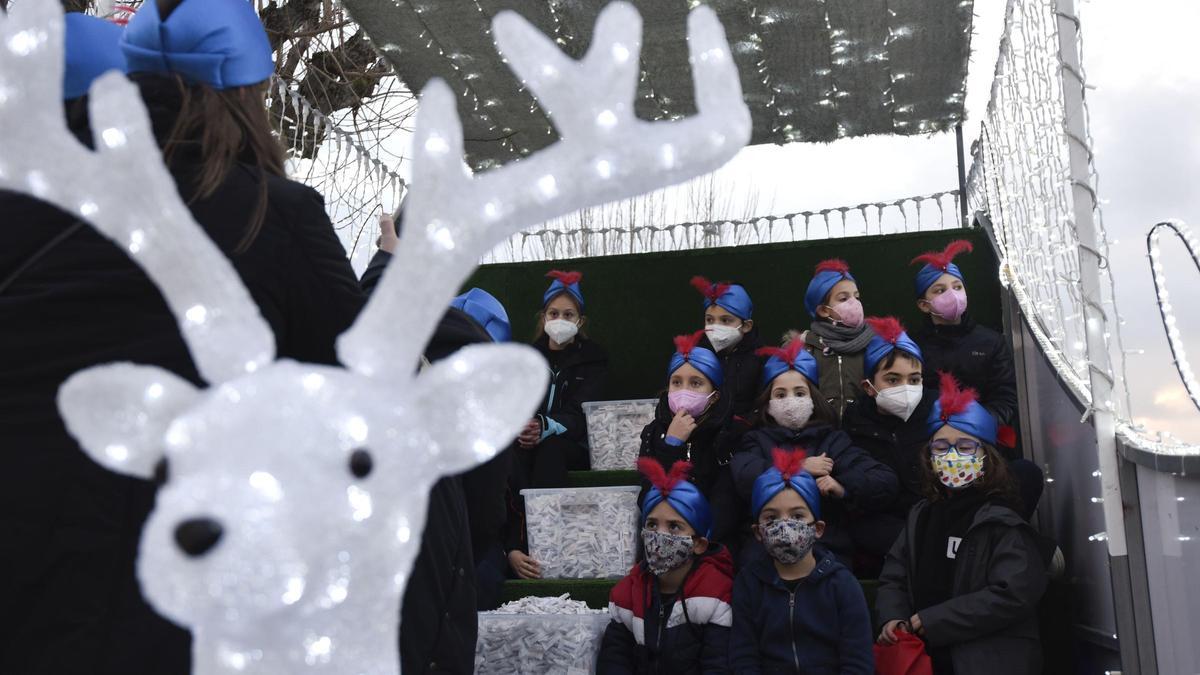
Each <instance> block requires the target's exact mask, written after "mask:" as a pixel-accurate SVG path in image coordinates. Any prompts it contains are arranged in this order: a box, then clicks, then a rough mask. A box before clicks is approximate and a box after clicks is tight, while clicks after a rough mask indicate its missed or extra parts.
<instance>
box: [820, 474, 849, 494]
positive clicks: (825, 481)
mask: <svg viewBox="0 0 1200 675" xmlns="http://www.w3.org/2000/svg"><path fill="white" fill-rule="evenodd" d="M817 489H818V490H820V491H821V496H822V497H832V498H833V499H841V498H842V497H845V496H846V488H844V487H842V484H841V483H839V482H837V480H836V479H835V478H834V477H833V476H821V477H820V478H818V479H817Z"/></svg>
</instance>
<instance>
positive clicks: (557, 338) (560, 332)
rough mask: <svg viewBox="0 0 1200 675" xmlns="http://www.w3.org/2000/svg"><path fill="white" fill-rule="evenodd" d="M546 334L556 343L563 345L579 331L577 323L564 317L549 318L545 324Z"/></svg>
mask: <svg viewBox="0 0 1200 675" xmlns="http://www.w3.org/2000/svg"><path fill="white" fill-rule="evenodd" d="M544 328H545V330H546V335H549V336H550V339H551V340H554V344H556V345H565V344H567V343H568V342H570V341H571V339H572V338H574V337H575V335H576V334H577V333H579V324H577V323H575V322H573V321H567V320H566V319H551V320H550V321H547V322H546V325H545V327H544Z"/></svg>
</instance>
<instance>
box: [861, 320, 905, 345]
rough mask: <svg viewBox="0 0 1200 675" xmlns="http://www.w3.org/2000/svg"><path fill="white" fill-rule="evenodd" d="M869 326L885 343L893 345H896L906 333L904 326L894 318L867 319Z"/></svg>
mask: <svg viewBox="0 0 1200 675" xmlns="http://www.w3.org/2000/svg"><path fill="white" fill-rule="evenodd" d="M867 325H868V326H870V327H871V330H872V331H874V332H875V334H876V335H878V336H879V337H880V338H881V339H882V340H883V341H884V342H890V343H892V344H896V342H897V341H899V340H900V336H901V335H902V334H903V333H904V326H903V325H902V324H901V323H900V320H899V319H897V318H896V317H894V316H884V317H878V316H870V317H867Z"/></svg>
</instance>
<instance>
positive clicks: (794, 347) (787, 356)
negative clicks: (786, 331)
mask: <svg viewBox="0 0 1200 675" xmlns="http://www.w3.org/2000/svg"><path fill="white" fill-rule="evenodd" d="M802 351H804V338H800V337H797V338H796V339H794V340H792V341H791V342H789V343H787V346H786V347H761V348H759V349H757V350H755V352H754V353H755V354H757V355H758V356H765V357H767V358H771V357H772V356H773V357H775V358H777V359H779V360H780V361H783V362H784V363H786V364H788V365H791V364H792V363H793V362H795V360H796V357H797V356H800V352H802Z"/></svg>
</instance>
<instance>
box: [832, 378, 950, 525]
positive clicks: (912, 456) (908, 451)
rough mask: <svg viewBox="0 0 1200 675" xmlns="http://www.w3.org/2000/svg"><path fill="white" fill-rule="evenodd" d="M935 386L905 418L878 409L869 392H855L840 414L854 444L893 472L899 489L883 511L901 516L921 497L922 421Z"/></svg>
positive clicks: (924, 434)
mask: <svg viewBox="0 0 1200 675" xmlns="http://www.w3.org/2000/svg"><path fill="white" fill-rule="evenodd" d="M937 397H938V392H937V390H936V389H929V388H926V389H925V390H924V391H923V392H922V394H921V402H920V404H918V405H917V409H916V410H915V411H913V414H912V416H911V417H909V418H908V421H907V422H906V421H904V420H902V419H900V418H899V417H896V416H895V415H889V414H888V413H885V412H882V411H881V410H879V407H878V406H877V405H876V404H875V399H874V398H872V397H871V396H870V395H869V394H866V393H863V394H859V395H858V398H856V399H854V402H853V403H851V404H850V407H848V408H846V412H845V414H843V415H842V430H843V431H845V432H846V433H847V434H848V435H849V436H850V440H851V441H852V442H853V443H854V445H855V446H857V447H859V448H862V449H863V450H866V451H867V454H869V455H870V456H871V457H872V458H873V459H875V460H876V461H878V462H882V463H883V464H886V465H887V466H888V468H890V469H891V470H892V472H893V473H895V474H896V478H897V480H898V481H899V489H898V490H897V492H896V498H895V499H894V500H893V501H892V503H891V504H890V505H888V507H886V509H885V511H886V512H888V513H891V514H893V515H896V516H898V517H900V518H902V519H903V518H905V517H907V515H908V511H909V509H911V508H912V506H913V504H916V503H917V502H918V501H920V500H921V496H922V495H921V467H920V458H921V453H922V452H923V451H924V449H925V445H926V444H927V443H928V442H929V432H928V431H927V430H926V428H925V427H926V420H927V419H928V418H929V411H930V410H932V409H933V404H934V402H935V401H936V400H937Z"/></svg>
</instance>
